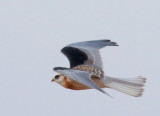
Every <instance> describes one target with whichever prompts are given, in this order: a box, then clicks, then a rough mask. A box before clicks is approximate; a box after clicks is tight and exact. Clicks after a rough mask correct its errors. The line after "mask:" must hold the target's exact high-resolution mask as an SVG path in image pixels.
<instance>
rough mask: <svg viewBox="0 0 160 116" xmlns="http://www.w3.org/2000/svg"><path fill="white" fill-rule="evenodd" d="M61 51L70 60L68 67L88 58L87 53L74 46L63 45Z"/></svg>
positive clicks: (82, 62) (79, 63)
mask: <svg viewBox="0 0 160 116" xmlns="http://www.w3.org/2000/svg"><path fill="white" fill-rule="evenodd" d="M61 52H62V53H63V54H64V55H65V56H66V57H67V58H68V60H69V61H70V68H73V67H75V66H78V65H81V64H84V62H85V61H87V60H88V56H87V54H85V53H84V52H83V51H81V50H80V49H78V48H74V47H70V46H69V47H64V48H63V49H62V50H61Z"/></svg>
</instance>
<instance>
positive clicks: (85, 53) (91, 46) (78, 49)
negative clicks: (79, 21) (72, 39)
mask: <svg viewBox="0 0 160 116" xmlns="http://www.w3.org/2000/svg"><path fill="white" fill-rule="evenodd" d="M105 46H118V45H117V44H116V43H115V42H112V41H110V40H94V41H85V42H78V43H73V44H70V45H68V46H66V47H64V48H63V49H62V50H61V51H62V53H63V54H64V55H66V56H67V58H68V59H69V61H70V67H71V68H73V67H76V66H78V65H82V64H86V65H91V66H94V67H96V68H99V69H101V70H102V69H103V65H102V60H101V56H100V53H99V49H101V48H103V47H105Z"/></svg>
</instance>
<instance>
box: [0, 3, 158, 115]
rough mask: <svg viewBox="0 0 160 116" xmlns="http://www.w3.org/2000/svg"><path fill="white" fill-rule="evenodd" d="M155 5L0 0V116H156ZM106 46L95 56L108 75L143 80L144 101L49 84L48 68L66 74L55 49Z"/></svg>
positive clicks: (156, 12) (156, 33)
mask: <svg viewBox="0 0 160 116" xmlns="http://www.w3.org/2000/svg"><path fill="white" fill-rule="evenodd" d="M159 5H160V1H158V0H130V1H128V0H99V1H98V0H27V1H24V0H1V1H0V115H1V116H151V115H154V116H159V115H160V110H159V108H160V92H159V90H160V61H159V60H160V7H159ZM96 39H110V40H112V41H115V42H117V43H118V44H119V45H120V46H119V47H106V48H104V49H102V50H101V54H102V58H103V61H104V70H105V72H106V75H110V76H115V77H124V78H127V77H136V76H145V77H146V78H147V79H148V80H147V85H146V87H145V92H144V95H143V96H142V97H140V98H133V97H130V96H128V95H124V94H122V93H119V92H116V91H114V90H109V89H106V91H107V92H108V93H110V94H111V95H112V96H113V97H114V99H111V98H110V97H108V96H106V95H105V94H102V93H100V92H99V91H96V90H86V91H73V90H68V89H65V88H63V87H61V86H59V85H58V84H56V83H51V82H50V81H51V79H52V77H53V76H54V75H56V73H55V72H53V70H52V69H53V67H56V66H65V67H69V62H68V60H67V58H66V57H65V56H64V55H63V54H61V53H60V49H61V48H62V47H64V46H65V45H67V44H70V43H72V42H79V41H87V40H96Z"/></svg>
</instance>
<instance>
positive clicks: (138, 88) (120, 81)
mask: <svg viewBox="0 0 160 116" xmlns="http://www.w3.org/2000/svg"><path fill="white" fill-rule="evenodd" d="M104 80H105V85H106V87H109V88H111V89H114V90H117V91H119V92H122V93H125V94H128V95H131V96H134V97H140V96H141V95H142V94H143V91H144V89H143V86H144V83H145V82H146V79H145V78H143V77H136V78H129V79H127V78H113V77H109V76H106V77H105V79H104Z"/></svg>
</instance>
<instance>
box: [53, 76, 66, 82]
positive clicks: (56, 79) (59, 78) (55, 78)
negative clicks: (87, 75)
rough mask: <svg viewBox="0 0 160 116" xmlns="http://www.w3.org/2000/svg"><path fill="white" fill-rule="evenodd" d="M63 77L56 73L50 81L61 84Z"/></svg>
mask: <svg viewBox="0 0 160 116" xmlns="http://www.w3.org/2000/svg"><path fill="white" fill-rule="evenodd" d="M63 79H64V75H56V76H55V77H54V78H53V79H52V82H53V81H54V82H57V83H59V84H61V83H62V82H63Z"/></svg>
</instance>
